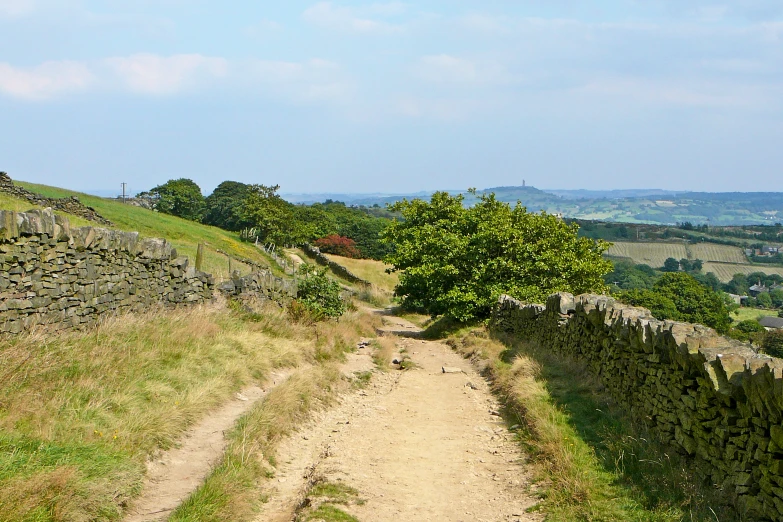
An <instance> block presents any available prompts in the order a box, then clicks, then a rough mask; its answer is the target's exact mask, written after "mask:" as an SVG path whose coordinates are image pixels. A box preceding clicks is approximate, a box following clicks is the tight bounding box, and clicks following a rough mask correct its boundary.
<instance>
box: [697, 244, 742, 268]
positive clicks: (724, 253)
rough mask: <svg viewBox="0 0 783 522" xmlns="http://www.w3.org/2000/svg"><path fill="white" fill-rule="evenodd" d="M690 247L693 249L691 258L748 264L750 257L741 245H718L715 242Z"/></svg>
mask: <svg viewBox="0 0 783 522" xmlns="http://www.w3.org/2000/svg"><path fill="white" fill-rule="evenodd" d="M688 249H689V250H690V251H691V256H692V257H691V259H701V260H702V261H720V262H722V263H737V264H748V258H747V257H745V253H744V252H743V251H742V250H741V249H740V248H739V247H734V246H729V245H716V244H714V243H697V244H695V245H688Z"/></svg>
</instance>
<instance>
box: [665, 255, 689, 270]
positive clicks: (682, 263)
mask: <svg viewBox="0 0 783 522" xmlns="http://www.w3.org/2000/svg"><path fill="white" fill-rule="evenodd" d="M667 261H668V260H667ZM664 266H665V264H664ZM680 267H681V268H682V269H683V270H684V271H686V272H690V271H692V270H693V263H691V260H690V259H686V258H682V259H680ZM667 272H675V270H667Z"/></svg>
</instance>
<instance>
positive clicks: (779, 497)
mask: <svg viewBox="0 0 783 522" xmlns="http://www.w3.org/2000/svg"><path fill="white" fill-rule="evenodd" d="M492 324H493V327H494V328H495V329H497V330H499V331H504V332H507V333H511V334H513V335H517V336H519V337H520V338H522V339H527V340H530V341H532V342H535V343H537V344H539V345H540V346H543V347H546V348H548V349H551V350H552V351H553V352H555V353H558V354H563V355H567V356H570V357H574V358H577V359H581V360H584V361H586V362H587V363H588V365H589V367H590V368H591V369H592V371H593V372H594V373H595V374H596V375H597V376H598V377H599V378H600V379H601V381H602V383H603V384H604V385H605V386H606V388H607V389H608V390H609V392H610V393H611V395H612V396H613V397H614V398H615V399H616V400H617V401H618V402H619V403H621V404H625V405H626V406H627V407H628V408H629V409H630V411H631V412H632V413H633V414H634V416H636V417H637V418H638V419H641V420H643V421H645V422H646V423H647V424H648V425H650V426H651V427H652V428H653V429H654V430H656V431H657V432H658V433H659V434H660V435H661V437H662V439H663V440H664V441H666V442H668V443H670V444H671V445H673V446H674V447H675V448H677V449H678V450H679V451H680V452H682V453H683V454H686V455H689V456H691V457H692V458H693V463H694V468H693V469H694V471H695V473H697V474H698V476H699V477H701V478H702V479H704V480H705V481H706V480H709V481H710V483H711V484H717V485H719V486H720V487H722V488H723V490H724V491H726V493H727V494H730V495H732V496H733V497H734V498H735V499H736V504H737V506H738V507H739V509H740V510H741V511H742V512H743V513H744V514H745V515H746V516H748V517H752V519H754V520H781V519H783V360H781V359H775V358H771V357H767V356H764V355H759V354H757V353H756V352H755V351H754V350H753V349H752V348H751V347H750V346H749V345H746V344H743V343H739V342H737V341H734V340H731V339H728V338H725V337H722V336H719V335H718V334H717V333H715V331H714V330H711V329H709V328H706V327H704V326H700V325H692V324H686V323H678V322H674V321H659V320H656V319H654V318H653V317H652V315H651V314H650V312H649V310H646V309H643V308H635V307H630V306H626V305H622V304H620V303H616V302H615V301H614V300H613V299H611V298H608V297H606V296H599V295H581V296H577V297H574V296H573V295H571V294H565V293H563V294H555V295H553V296H551V297H550V298H549V299H548V300H547V304H546V306H541V305H529V304H523V303H520V302H518V301H516V300H514V299H512V298H510V297H507V296H504V297H502V298H501V299H500V302H499V304H498V306H497V308H496V310H495V314H494V317H493V321H492Z"/></svg>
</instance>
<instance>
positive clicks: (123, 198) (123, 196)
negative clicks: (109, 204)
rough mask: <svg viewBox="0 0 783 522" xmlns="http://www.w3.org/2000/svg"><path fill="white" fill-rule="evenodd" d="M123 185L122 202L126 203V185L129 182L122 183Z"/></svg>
mask: <svg viewBox="0 0 783 522" xmlns="http://www.w3.org/2000/svg"><path fill="white" fill-rule="evenodd" d="M121 185H122V202H123V203H125V187H126V186H127V185H128V184H127V183H121Z"/></svg>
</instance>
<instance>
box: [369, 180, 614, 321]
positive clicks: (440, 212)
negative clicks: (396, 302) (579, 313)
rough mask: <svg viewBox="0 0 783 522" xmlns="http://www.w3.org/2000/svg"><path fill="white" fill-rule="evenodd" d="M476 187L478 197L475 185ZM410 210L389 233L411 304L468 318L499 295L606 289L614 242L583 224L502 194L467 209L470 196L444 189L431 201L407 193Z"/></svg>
mask: <svg viewBox="0 0 783 522" xmlns="http://www.w3.org/2000/svg"><path fill="white" fill-rule="evenodd" d="M472 194H473V195H474V196H476V193H475V191H472ZM390 210H392V211H393V212H398V213H400V214H401V215H402V217H403V219H402V220H395V221H394V222H392V223H391V225H389V227H388V228H386V230H384V231H383V233H382V239H383V241H384V242H386V243H387V244H390V245H393V246H394V247H395V250H394V252H393V253H391V254H389V255H388V256H387V257H386V262H387V263H388V264H390V265H392V267H393V271H399V272H401V275H400V283H399V285H398V286H397V288H396V290H395V293H396V295H397V296H399V297H401V298H402V302H403V305H406V306H410V307H415V308H420V309H422V310H424V311H425V312H427V313H429V314H431V315H432V316H436V315H441V314H444V315H447V316H450V317H452V318H454V319H457V320H460V321H467V320H470V319H473V318H481V317H487V316H488V315H489V313H490V311H491V309H492V307H493V306H494V304H495V302H496V300H497V298H498V296H499V295H501V294H503V293H506V294H510V295H512V296H514V297H516V298H518V299H521V300H525V301H532V302H541V301H543V300H544V299H545V298H546V297H547V296H548V295H550V294H552V293H554V292H558V291H568V292H574V293H584V292H589V291H596V292H601V291H604V290H605V288H606V287H605V284H604V282H603V279H602V278H603V275H604V274H606V273H607V272H609V271H610V270H611V264H610V263H609V262H608V261H606V260H604V259H603V258H602V254H603V253H604V252H605V251H606V250H607V248H608V243H606V242H604V241H593V240H591V239H587V238H579V237H578V226H577V225H569V224H567V223H564V222H563V221H561V220H559V219H557V217H555V216H552V215H548V214H545V213H541V214H531V213H528V212H527V210H526V209H525V207H523V206H521V205H519V204H517V205H516V206H515V207H514V208H512V207H511V206H510V205H508V204H507V203H502V202H500V201H498V200H497V199H496V198H495V195H494V194H490V195H485V194H482V195H481V196H478V202H477V203H476V204H475V205H474V206H472V207H470V208H464V206H463V197H462V196H451V195H449V194H448V193H446V192H437V193H435V194H434V195H433V196H432V199H431V200H430V202H426V201H422V200H419V199H416V200H413V201H408V200H403V201H401V202H398V203H396V204H394V205H392V206H391V207H390Z"/></svg>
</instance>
